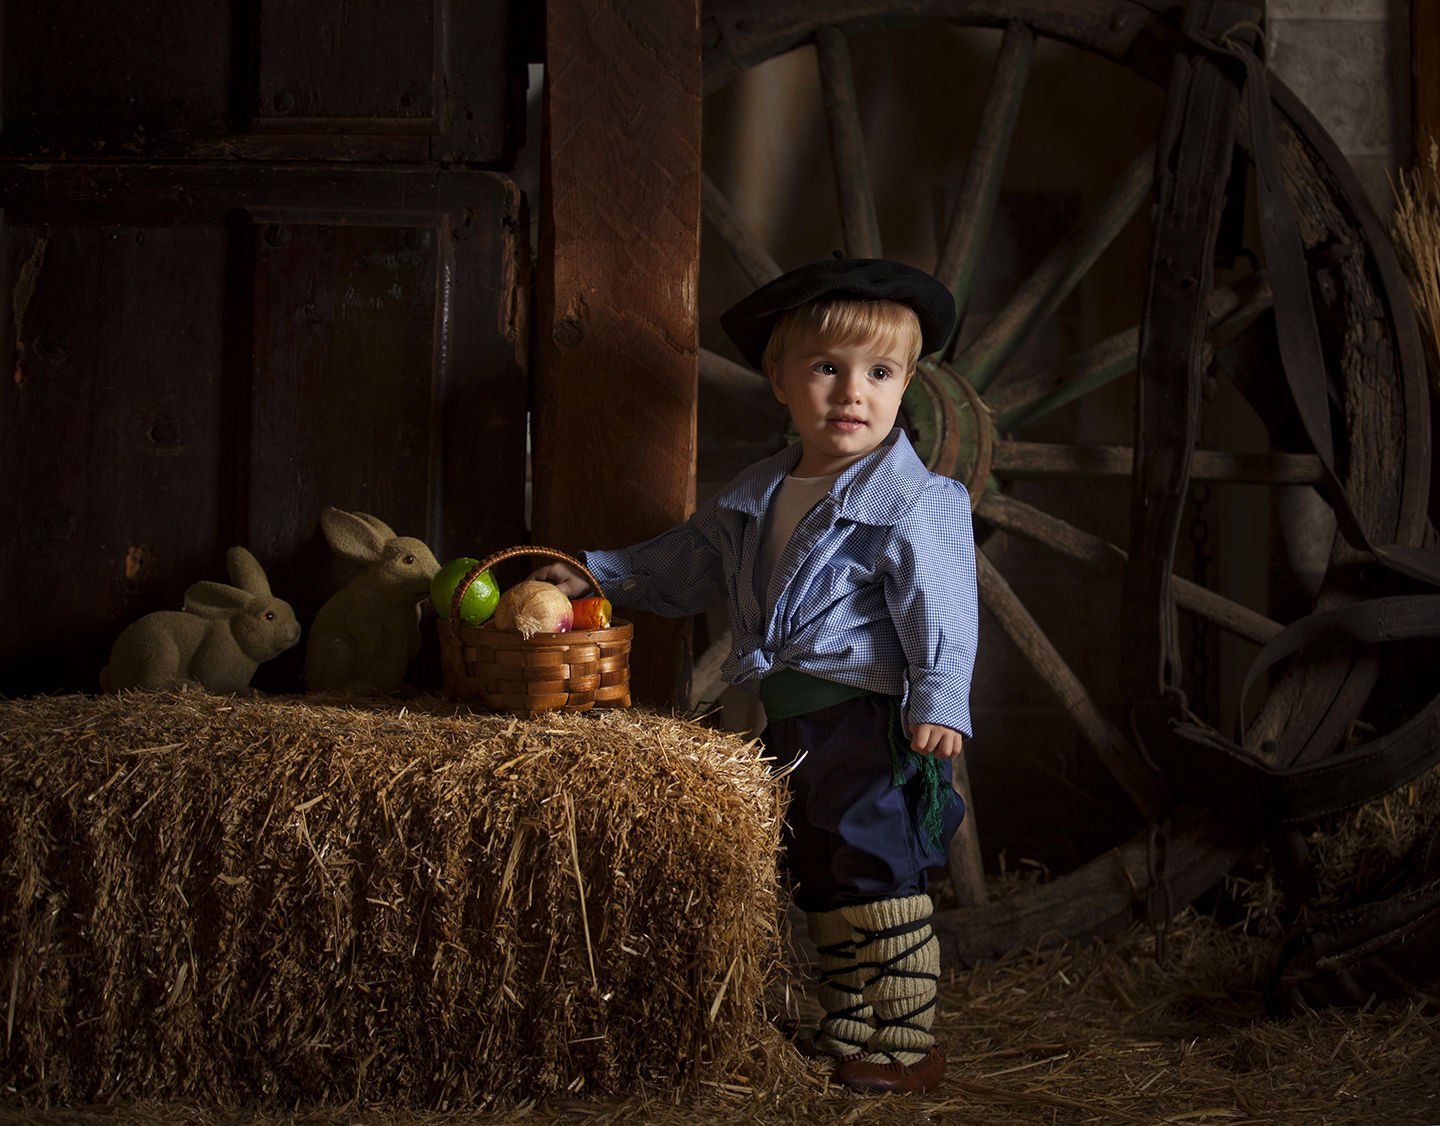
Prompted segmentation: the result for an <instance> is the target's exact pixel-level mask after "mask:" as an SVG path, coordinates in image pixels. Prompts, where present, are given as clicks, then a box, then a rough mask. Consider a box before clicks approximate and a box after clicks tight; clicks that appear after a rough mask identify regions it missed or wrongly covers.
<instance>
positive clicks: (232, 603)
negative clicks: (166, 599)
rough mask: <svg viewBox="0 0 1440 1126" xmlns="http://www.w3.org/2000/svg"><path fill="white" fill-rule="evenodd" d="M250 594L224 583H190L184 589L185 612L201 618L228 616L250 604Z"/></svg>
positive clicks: (206, 581)
mask: <svg viewBox="0 0 1440 1126" xmlns="http://www.w3.org/2000/svg"><path fill="white" fill-rule="evenodd" d="M250 601H251V596H250V595H249V594H247V593H246V592H245V591H243V590H239V589H237V588H235V587H233V586H227V585H226V584H225V583H216V582H211V581H209V580H208V579H207V580H205V581H203V582H198V583H192V584H191V585H190V586H189V587H188V588H187V589H186V591H185V612H186V613H187V614H195V615H196V616H198V617H201V618H230V617H233V616H234V615H235V612H236V611H237V610H242V609H244V608H245V607H246V606H248V605H249V604H250Z"/></svg>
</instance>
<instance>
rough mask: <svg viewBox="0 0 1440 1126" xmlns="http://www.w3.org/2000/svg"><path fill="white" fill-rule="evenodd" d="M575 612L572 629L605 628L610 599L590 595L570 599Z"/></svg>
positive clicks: (608, 614)
mask: <svg viewBox="0 0 1440 1126" xmlns="http://www.w3.org/2000/svg"><path fill="white" fill-rule="evenodd" d="M570 609H571V610H573V611H574V614H575V624H574V625H573V626H571V628H572V629H605V628H606V627H607V626H608V625H609V624H610V611H611V606H610V599H608V598H599V597H596V596H593V595H592V596H591V597H589V598H572V599H570Z"/></svg>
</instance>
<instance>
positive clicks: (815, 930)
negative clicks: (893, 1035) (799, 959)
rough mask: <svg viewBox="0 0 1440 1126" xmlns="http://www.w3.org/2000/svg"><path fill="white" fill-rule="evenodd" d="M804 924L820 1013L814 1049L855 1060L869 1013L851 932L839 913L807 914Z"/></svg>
mask: <svg viewBox="0 0 1440 1126" xmlns="http://www.w3.org/2000/svg"><path fill="white" fill-rule="evenodd" d="M806 921H807V925H808V927H809V930H810V938H811V941H813V942H814V943H815V950H816V953H817V954H818V955H819V959H818V961H817V963H816V970H817V972H818V973H819V975H820V983H819V986H818V987H817V989H816V1000H818V1001H819V1002H820V1007H821V1008H822V1009H823V1010H824V1015H823V1016H822V1017H821V1018H820V1029H819V1034H818V1035H817V1036H816V1038H815V1047H816V1049H817V1050H818V1051H819V1052H821V1053H822V1054H824V1055H827V1056H834V1057H835V1058H837V1059H842V1060H843V1059H852V1058H857V1057H859V1056H861V1055H863V1054H864V1053H865V1050H866V1047H867V1045H868V1043H869V1040H870V1031H871V1028H870V1020H871V1011H870V1005H869V1003H868V1002H867V1001H866V1000H865V991H864V986H863V983H862V981H861V977H860V969H859V966H858V964H857V962H856V958H855V950H856V936H855V930H854V928H853V927H852V926H851V925H850V922H849V920H848V919H846V918H845V916H844V914H843V912H841V911H840V910H835V911H826V912H823V913H816V914H811V915H808V916H807V917H806Z"/></svg>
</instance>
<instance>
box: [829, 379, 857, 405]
mask: <svg viewBox="0 0 1440 1126" xmlns="http://www.w3.org/2000/svg"><path fill="white" fill-rule="evenodd" d="M861 384H862V377H861V376H860V375H857V374H856V373H855V372H846V373H845V374H844V375H842V376H841V377H840V378H839V379H837V380H836V381H835V394H836V396H837V397H838V398H839V400H840V401H841V402H842V403H858V402H859V401H860V387H861Z"/></svg>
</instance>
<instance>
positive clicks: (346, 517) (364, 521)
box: [320, 508, 395, 563]
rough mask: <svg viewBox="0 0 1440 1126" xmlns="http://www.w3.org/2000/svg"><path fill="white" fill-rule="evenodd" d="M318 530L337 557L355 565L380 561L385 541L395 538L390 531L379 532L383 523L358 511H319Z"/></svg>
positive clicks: (332, 509)
mask: <svg viewBox="0 0 1440 1126" xmlns="http://www.w3.org/2000/svg"><path fill="white" fill-rule="evenodd" d="M376 525H379V527H377V526H376ZM320 528H321V530H322V531H323V532H324V533H325V540H326V542H327V543H329V545H330V546H331V547H332V548H333V549H334V550H335V552H336V553H337V554H339V555H343V556H344V557H345V558H346V559H353V560H355V561H356V562H358V563H369V562H371V561H372V560H375V559H378V558H380V553H381V551H382V549H383V548H384V547H385V542H386V541H387V540H391V539H394V538H395V533H394V532H391V531H389V530H388V529H386V530H385V531H383V532H382V531H381V530H380V529H381V528H385V524H384V523H382V522H381V521H379V520H376V518H375V517H373V516H366V515H365V514H364V513H361V512H343V511H341V510H340V509H338V508H326V509H323V510H322V511H321V513H320Z"/></svg>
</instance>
